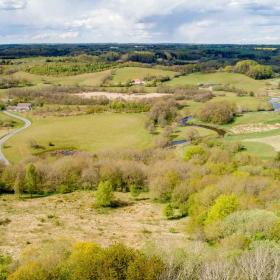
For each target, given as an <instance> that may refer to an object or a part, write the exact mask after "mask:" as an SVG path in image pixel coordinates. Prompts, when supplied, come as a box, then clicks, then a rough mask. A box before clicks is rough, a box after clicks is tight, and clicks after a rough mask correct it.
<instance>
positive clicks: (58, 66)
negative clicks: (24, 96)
mask: <svg viewBox="0 0 280 280" xmlns="http://www.w3.org/2000/svg"><path fill="white" fill-rule="evenodd" d="M114 66H115V65H114V64H109V63H106V62H102V61H96V62H93V63H73V62H70V63H65V62H62V63H61V62H52V63H47V64H42V65H36V66H32V67H30V68H29V69H28V70H27V71H28V72H29V73H31V74H39V75H52V76H71V75H78V74H83V73H92V72H100V71H104V70H107V69H110V68H113V67H114Z"/></svg>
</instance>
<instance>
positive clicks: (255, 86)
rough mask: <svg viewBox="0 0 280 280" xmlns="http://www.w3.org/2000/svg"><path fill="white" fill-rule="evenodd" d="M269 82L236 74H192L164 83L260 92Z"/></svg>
mask: <svg viewBox="0 0 280 280" xmlns="http://www.w3.org/2000/svg"><path fill="white" fill-rule="evenodd" d="M268 82H269V81H267V80H266V81H257V80H254V79H252V78H249V77H247V76H245V75H242V74H237V73H225V72H216V73H207V74H203V73H194V74H190V75H186V76H181V77H178V78H174V79H173V80H171V81H169V82H166V85H170V86H184V85H198V84H201V83H203V84H222V85H225V84H230V85H232V86H235V87H236V88H239V89H244V90H248V91H256V92H259V91H262V90H264V89H266V87H267V83H268Z"/></svg>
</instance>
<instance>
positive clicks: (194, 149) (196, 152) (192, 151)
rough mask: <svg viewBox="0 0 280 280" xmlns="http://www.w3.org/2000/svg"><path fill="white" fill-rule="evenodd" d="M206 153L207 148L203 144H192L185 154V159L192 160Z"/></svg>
mask: <svg viewBox="0 0 280 280" xmlns="http://www.w3.org/2000/svg"><path fill="white" fill-rule="evenodd" d="M203 155H205V150H204V149H203V148H202V147H201V146H190V147H188V148H187V149H186V151H185V154H184V159H185V160H190V159H192V158H193V157H196V156H203Z"/></svg>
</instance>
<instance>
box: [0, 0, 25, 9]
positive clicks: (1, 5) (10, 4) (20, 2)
mask: <svg viewBox="0 0 280 280" xmlns="http://www.w3.org/2000/svg"><path fill="white" fill-rule="evenodd" d="M26 4H27V2H26V0H0V10H18V9H24V8H25V7H26Z"/></svg>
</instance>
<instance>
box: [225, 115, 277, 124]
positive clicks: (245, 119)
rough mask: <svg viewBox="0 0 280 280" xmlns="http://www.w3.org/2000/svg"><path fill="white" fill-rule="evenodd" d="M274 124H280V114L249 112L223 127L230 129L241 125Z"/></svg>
mask: <svg viewBox="0 0 280 280" xmlns="http://www.w3.org/2000/svg"><path fill="white" fill-rule="evenodd" d="M254 123H264V124H276V123H280V114H279V113H278V112H250V113H246V114H243V115H242V116H240V117H236V118H235V119H234V121H233V122H232V123H230V124H229V125H226V126H225V127H232V126H236V125H243V124H254Z"/></svg>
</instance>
